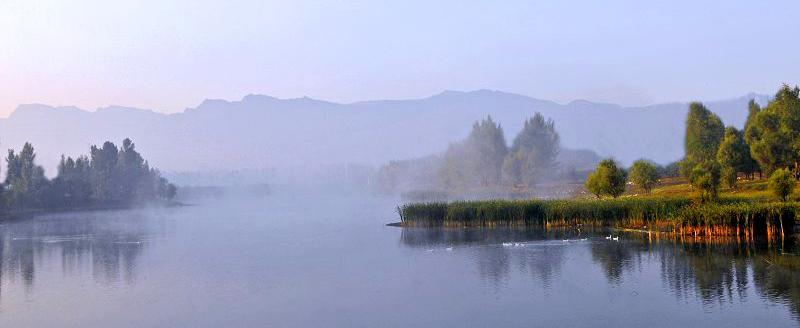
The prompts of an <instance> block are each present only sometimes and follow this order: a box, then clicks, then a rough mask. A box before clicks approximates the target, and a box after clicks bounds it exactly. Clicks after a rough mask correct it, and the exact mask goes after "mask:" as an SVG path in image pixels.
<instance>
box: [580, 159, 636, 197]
mask: <svg viewBox="0 0 800 328" xmlns="http://www.w3.org/2000/svg"><path fill="white" fill-rule="evenodd" d="M625 181H626V172H625V170H624V169H622V168H620V167H619V166H618V165H617V163H616V162H615V161H614V160H613V159H610V158H608V159H604V160H602V161H600V163H599V164H597V168H596V169H595V170H594V172H592V173H590V174H589V176H588V178H587V179H586V183H585V184H584V186H585V187H586V189H588V190H589V191H590V192H591V193H592V194H594V195H595V196H597V197H598V198H600V196H602V195H609V196H612V197H619V196H620V195H622V193H623V192H625Z"/></svg>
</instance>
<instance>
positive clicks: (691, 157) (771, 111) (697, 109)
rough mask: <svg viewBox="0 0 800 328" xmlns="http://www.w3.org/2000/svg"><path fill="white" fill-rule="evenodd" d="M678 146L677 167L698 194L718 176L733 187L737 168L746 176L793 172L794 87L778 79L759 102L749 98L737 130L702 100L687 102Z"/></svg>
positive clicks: (799, 130) (709, 194)
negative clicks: (775, 87) (680, 148)
mask: <svg viewBox="0 0 800 328" xmlns="http://www.w3.org/2000/svg"><path fill="white" fill-rule="evenodd" d="M684 148H685V151H686V157H685V158H684V159H683V160H682V161H681V162H680V168H681V173H682V174H683V175H684V177H686V178H688V179H689V182H690V183H691V184H692V185H693V186H694V187H696V188H698V189H700V191H701V195H702V197H703V198H704V199H713V198H714V197H715V196H716V194H717V191H718V189H719V186H720V184H721V182H725V184H727V185H728V186H729V187H731V188H735V187H736V181H737V179H738V178H739V175H740V174H741V175H743V176H745V177H750V178H752V177H753V176H754V175H755V173H756V172H758V173H759V175H760V174H761V173H762V172H763V173H765V174H767V175H771V174H772V173H773V172H776V171H777V170H780V169H786V170H787V172H789V173H790V175H792V176H793V177H794V178H795V179H797V178H799V177H800V89H798V87H794V88H791V87H789V86H788V85H783V86H782V87H781V88H780V90H778V92H777V93H776V94H775V98H774V99H773V100H772V101H770V102H769V104H767V106H766V107H764V108H761V107H760V106H759V105H758V104H757V103H756V102H755V101H752V100H751V101H750V103H749V104H748V116H747V122H746V123H745V127H744V130H743V131H740V130H737V129H736V128H734V127H732V126H728V127H727V128H725V127H724V125H723V124H722V121H721V120H720V118H719V117H718V116H717V115H715V114H714V113H711V111H709V110H708V109H706V108H705V106H703V104H701V103H692V104H691V105H690V106H689V115H688V117H687V119H686V137H685V139H684Z"/></svg>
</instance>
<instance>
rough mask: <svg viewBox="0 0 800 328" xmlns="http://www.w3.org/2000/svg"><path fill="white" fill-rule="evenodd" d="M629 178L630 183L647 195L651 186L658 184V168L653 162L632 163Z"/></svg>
mask: <svg viewBox="0 0 800 328" xmlns="http://www.w3.org/2000/svg"><path fill="white" fill-rule="evenodd" d="M629 178H630V181H631V182H633V183H634V184H635V185H637V186H639V187H640V188H642V189H644V191H645V192H646V193H648V194H649V193H650V190H652V189H653V186H655V185H656V184H657V183H658V178H659V176H658V167H657V166H656V164H654V163H653V162H650V161H647V160H644V159H640V160H638V161H635V162H633V165H632V166H631V170H630V174H629Z"/></svg>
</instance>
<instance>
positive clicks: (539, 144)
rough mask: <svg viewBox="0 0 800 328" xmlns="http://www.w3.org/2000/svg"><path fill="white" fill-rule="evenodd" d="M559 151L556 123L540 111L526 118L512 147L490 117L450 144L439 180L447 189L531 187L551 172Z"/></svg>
mask: <svg viewBox="0 0 800 328" xmlns="http://www.w3.org/2000/svg"><path fill="white" fill-rule="evenodd" d="M559 150H560V137H559V135H558V132H557V131H556V129H555V123H554V122H553V121H552V120H547V119H545V118H544V117H543V116H542V115H541V114H540V113H536V114H535V115H534V116H533V117H532V118H530V119H528V120H526V121H525V124H524V126H523V129H522V131H520V133H519V134H518V135H517V136H516V137H515V138H514V141H513V143H512V144H511V147H508V146H507V144H506V140H505V136H504V134H503V128H502V127H501V126H500V124H498V123H495V122H494V121H493V120H492V118H491V116H489V117H487V118H486V119H484V120H482V121H480V122H475V124H474V125H473V126H472V131H471V132H470V134H469V136H468V137H467V139H466V140H464V141H462V142H459V143H454V144H452V145H450V147H448V149H447V151H446V152H445V154H444V158H443V164H442V167H441V169H440V170H439V180H440V181H441V182H442V184H443V185H444V186H445V187H447V188H457V187H476V186H497V185H512V186H532V185H534V184H535V183H537V182H538V181H541V180H542V179H545V178H546V176H547V175H550V174H552V172H553V171H554V169H555V168H556V167H557V166H558V163H557V162H556V156H558V153H559Z"/></svg>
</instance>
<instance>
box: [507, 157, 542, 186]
mask: <svg viewBox="0 0 800 328" xmlns="http://www.w3.org/2000/svg"><path fill="white" fill-rule="evenodd" d="M534 163H535V160H534V158H533V155H532V154H531V153H529V152H528V151H527V150H526V149H525V148H520V149H519V150H517V151H516V152H513V153H510V154H508V156H506V159H505V160H504V161H503V180H504V181H505V182H506V183H508V184H510V185H514V186H516V185H527V186H531V185H533V184H534V182H535V177H534V176H535V171H536V166H535V164H534Z"/></svg>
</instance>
